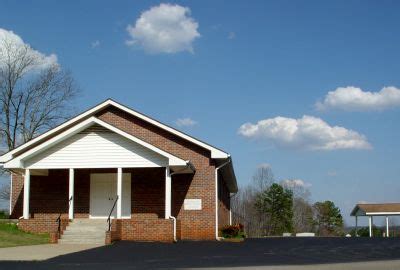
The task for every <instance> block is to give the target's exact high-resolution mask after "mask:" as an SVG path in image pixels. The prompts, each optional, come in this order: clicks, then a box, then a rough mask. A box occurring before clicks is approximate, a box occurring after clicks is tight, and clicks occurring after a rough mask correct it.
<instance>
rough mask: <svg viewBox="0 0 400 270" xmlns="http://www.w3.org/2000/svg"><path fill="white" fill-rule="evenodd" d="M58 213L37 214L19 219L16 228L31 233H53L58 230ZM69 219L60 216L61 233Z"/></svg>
mask: <svg viewBox="0 0 400 270" xmlns="http://www.w3.org/2000/svg"><path fill="white" fill-rule="evenodd" d="M57 217H58V215H37V216H36V217H35V218H30V219H20V220H19V222H18V228H19V229H21V230H23V231H25V232H31V233H54V232H57V231H58V222H57V221H56V220H57ZM68 222H69V220H68V219H67V218H65V217H63V218H61V233H62V232H63V231H64V230H65V229H66V227H67V226H68Z"/></svg>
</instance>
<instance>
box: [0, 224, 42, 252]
mask: <svg viewBox="0 0 400 270" xmlns="http://www.w3.org/2000/svg"><path fill="white" fill-rule="evenodd" d="M47 243H49V235H48V234H33V233H26V232H23V231H20V230H19V229H18V227H17V225H16V224H13V223H0V248H3V247H15V246H26V245H39V244H47Z"/></svg>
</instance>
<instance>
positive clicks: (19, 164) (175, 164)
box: [4, 117, 193, 172]
mask: <svg viewBox="0 0 400 270" xmlns="http://www.w3.org/2000/svg"><path fill="white" fill-rule="evenodd" d="M96 124H97V125H99V126H102V127H104V128H106V129H108V130H110V131H112V132H114V133H116V134H119V135H120V136H123V137H125V138H127V139H128V140H131V141H132V142H134V143H137V144H139V145H141V146H143V147H145V148H147V149H149V150H151V151H153V152H155V153H157V154H159V155H161V156H163V157H165V158H167V159H168V165H169V166H170V167H171V168H172V169H174V168H175V169H177V168H183V169H187V171H186V172H193V167H192V166H190V162H189V161H185V160H182V159H180V158H178V157H176V156H174V155H172V154H170V153H167V152H165V151H163V150H161V149H159V148H157V147H155V146H154V145H151V144H149V143H147V142H144V141H142V140H141V139H139V138H137V137H135V136H132V135H130V134H128V133H126V132H124V131H122V130H120V129H118V128H116V127H114V126H112V125H110V124H108V123H106V122H104V121H102V120H100V119H98V118H96V117H90V118H88V119H86V120H84V121H83V122H81V123H79V124H77V125H75V126H74V127H72V128H70V129H67V130H66V131H64V132H62V133H60V134H58V135H57V136H55V137H53V138H51V139H49V140H47V141H45V142H44V143H42V144H39V145H37V146H35V147H33V148H31V149H30V150H28V151H27V152H25V153H23V154H21V155H19V156H17V157H15V158H13V159H11V160H9V161H8V162H6V163H5V164H4V168H9V169H22V168H25V164H24V161H26V160H28V159H30V158H32V157H33V156H36V155H38V154H40V153H42V152H43V151H45V150H47V149H49V148H50V147H52V146H54V145H56V144H58V143H60V142H61V141H64V140H66V139H68V138H70V137H71V136H73V135H75V134H77V133H79V132H81V131H83V130H85V129H87V128H88V127H90V126H93V125H96Z"/></svg>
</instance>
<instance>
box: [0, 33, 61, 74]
mask: <svg viewBox="0 0 400 270" xmlns="http://www.w3.org/2000/svg"><path fill="white" fill-rule="evenodd" d="M22 50H26V55H25V57H29V58H31V59H32V61H33V63H34V65H32V68H31V70H30V71H34V70H36V71H40V70H42V69H45V68H48V67H50V66H52V65H57V66H58V63H57V55H55V54H50V55H45V54H43V53H41V52H39V51H37V50H35V49H33V48H32V47H31V46H30V45H29V44H27V43H25V42H24V41H23V40H22V38H21V37H20V36H18V35H17V34H15V33H14V32H13V31H8V30H5V29H2V28H0V68H1V66H2V65H4V62H3V61H2V59H6V58H7V57H14V58H16V59H17V57H18V55H17V54H18V53H17V52H21V51H22ZM9 52H12V53H11V54H10V55H9Z"/></svg>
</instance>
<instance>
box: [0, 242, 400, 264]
mask: <svg viewBox="0 0 400 270" xmlns="http://www.w3.org/2000/svg"><path fill="white" fill-rule="evenodd" d="M0 252H1V250H0ZM396 259H400V239H396V238H389V239H385V238H372V239H370V238H269V239H247V240H246V241H245V242H244V243H223V242H183V241H182V242H178V243H177V244H162V243H135V242H126V241H121V242H117V243H115V244H113V245H110V246H104V247H99V248H95V249H90V250H86V251H81V252H77V253H72V254H68V255H62V256H58V257H55V258H52V259H49V260H47V261H42V262H0V269H55V268H57V269H60V268H61V269H71V268H74V269H76V268H78V269H98V270H100V269H116V268H124V269H126V268H129V269H144V268H147V269H154V268H167V269H174V268H175V269H179V268H206V267H245V266H272V265H310V264H327V263H347V262H364V261H378V260H396Z"/></svg>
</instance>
